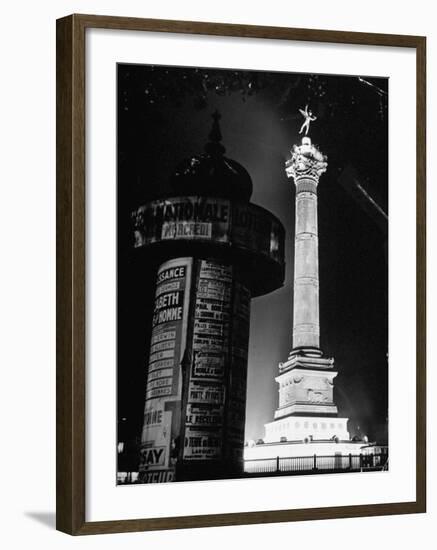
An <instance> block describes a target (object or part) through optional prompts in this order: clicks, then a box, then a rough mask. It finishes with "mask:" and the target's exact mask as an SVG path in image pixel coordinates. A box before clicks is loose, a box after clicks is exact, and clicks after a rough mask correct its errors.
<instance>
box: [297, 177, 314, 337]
mask: <svg viewBox="0 0 437 550" xmlns="http://www.w3.org/2000/svg"><path fill="white" fill-rule="evenodd" d="M305 183H307V185H305ZM308 183H309V182H305V181H303V182H302V181H297V182H296V232H295V253H294V318H293V348H302V347H304V348H305V347H310V348H319V346H320V325H319V259H318V230H317V188H316V186H315V185H314V184H312V185H308ZM302 188H304V189H305V190H302ZM310 189H311V190H310Z"/></svg>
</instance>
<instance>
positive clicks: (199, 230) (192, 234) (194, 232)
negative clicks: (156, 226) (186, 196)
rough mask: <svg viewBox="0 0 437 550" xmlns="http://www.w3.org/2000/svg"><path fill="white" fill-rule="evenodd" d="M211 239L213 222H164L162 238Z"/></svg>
mask: <svg viewBox="0 0 437 550" xmlns="http://www.w3.org/2000/svg"><path fill="white" fill-rule="evenodd" d="M187 237H188V238H191V239H196V238H197V239H211V237H212V224H211V223H201V222H165V223H163V224H162V231H161V238H162V239H184V238H187Z"/></svg>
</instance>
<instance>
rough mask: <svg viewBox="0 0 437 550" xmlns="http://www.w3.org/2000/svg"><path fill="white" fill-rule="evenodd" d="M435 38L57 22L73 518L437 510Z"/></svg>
mask: <svg viewBox="0 0 437 550" xmlns="http://www.w3.org/2000/svg"><path fill="white" fill-rule="evenodd" d="M425 89H426V88H425V38H424V37H417V36H394V35H382V34H365V33H352V32H338V31H322V30H308V29H289V28H272V27H255V26H245V25H229V24H217V23H193V22H183V21H162V20H148V19H132V18H123V17H107V16H89V15H72V16H69V17H66V18H63V19H60V20H58V22H57V528H58V529H59V530H61V531H64V532H66V533H69V534H73V535H78V534H94V533H111V532H123V531H124V532H126V531H140V530H151V529H173V528H186V527H206V526H219V525H235V524H244V523H246V524H247V523H266V522H280V521H296V520H308V519H323V518H340V517H353V516H370V515H384V514H403V513H417V512H424V511H425V508H426V449H425V434H426V424H425V422H426V414H425V411H426V402H425V398H426V392H425V343H426V342H425V194H426V187H425V159H426V150H425V141H426V140H425V122H426V116H425V109H426V104H425Z"/></svg>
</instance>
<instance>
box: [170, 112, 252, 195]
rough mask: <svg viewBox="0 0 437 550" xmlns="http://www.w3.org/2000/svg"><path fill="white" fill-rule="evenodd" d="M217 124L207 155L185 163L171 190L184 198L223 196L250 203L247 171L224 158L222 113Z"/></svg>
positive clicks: (215, 113) (216, 114)
mask: <svg viewBox="0 0 437 550" xmlns="http://www.w3.org/2000/svg"><path fill="white" fill-rule="evenodd" d="M212 118H213V124H212V128H211V131H210V133H209V142H208V143H207V144H206V145H205V153H202V154H200V155H195V156H192V157H190V158H188V159H185V160H184V161H182V162H181V163H180V164H179V166H178V167H177V169H176V172H175V174H174V176H173V177H172V178H171V188H172V191H173V192H174V193H177V194H180V195H182V194H183V195H201V196H208V197H221V198H226V199H231V200H235V201H242V202H249V200H250V197H251V195H252V191H253V185H252V180H251V177H250V176H249V173H248V172H247V170H246V169H245V168H244V167H243V166H242V165H241V164H239V163H238V162H236V161H235V160H232V159H230V158H227V157H225V156H224V153H225V151H226V149H225V148H224V146H223V145H222V144H221V140H222V135H221V131H220V126H219V120H220V118H221V116H220V113H219V112H218V111H215V112H214V113H213V115H212Z"/></svg>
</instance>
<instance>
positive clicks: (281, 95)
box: [118, 65, 388, 442]
mask: <svg viewBox="0 0 437 550" xmlns="http://www.w3.org/2000/svg"><path fill="white" fill-rule="evenodd" d="M358 76H360V77H361V78H358ZM387 92H388V80H386V79H381V78H379V79H377V78H372V77H371V76H366V75H357V76H346V77H345V76H327V75H307V74H295V73H268V72H253V71H237V70H217V69H198V68H180V67H156V66H146V65H119V66H118V420H119V427H120V430H121V431H120V432H119V433H120V436H121V437H122V438H123V439H124V438H129V437H130V438H134V437H139V435H140V432H141V427H142V417H143V407H144V395H145V381H146V364H147V357H148V346H149V342H148V340H149V338H150V324H151V311H152V307H153V291H154V268H153V266H154V264H153V258H147V259H144V258H142V259H141V260H139V258H138V254H137V253H136V252H137V251H134V250H133V247H132V243H133V234H132V225H131V221H130V214H131V212H132V210H134V209H135V208H136V207H138V206H139V205H140V204H143V203H144V202H145V201H146V200H147V199H149V198H151V197H157V196H159V195H160V193H162V192H163V191H166V190H167V189H168V181H169V178H170V176H171V175H172V174H173V173H174V171H175V169H176V167H177V165H178V164H179V163H180V162H181V161H182V160H183V159H185V158H187V157H189V156H191V155H196V154H200V153H202V152H203V147H204V145H205V143H206V141H207V136H208V133H209V131H210V128H211V122H212V119H211V114H212V113H213V111H214V110H215V109H218V110H219V111H220V114H221V117H222V118H221V121H220V125H221V131H222V135H223V145H224V146H225V147H226V153H225V155H226V156H227V157H230V158H232V159H234V160H236V161H238V162H239V163H241V164H242V165H243V166H244V167H245V168H246V169H247V170H248V172H249V174H250V175H251V177H252V181H253V189H254V191H253V195H252V199H251V202H253V203H255V204H258V205H260V206H263V207H264V208H267V209H268V210H270V211H271V212H272V213H273V214H274V215H275V216H277V217H278V218H279V220H280V221H281V222H282V224H283V225H284V227H285V231H286V245H285V246H286V277H285V283H284V286H283V287H282V288H281V289H278V290H276V291H275V292H272V293H270V294H268V295H266V296H263V297H260V298H256V299H253V300H252V311H251V329H250V340H249V361H248V388H247V413H246V440H249V439H258V438H262V437H263V435H264V424H265V423H266V422H270V421H271V420H273V413H274V410H275V408H276V407H277V405H278V385H277V383H276V382H275V381H274V377H275V376H277V374H278V363H279V362H280V361H285V360H286V359H287V356H288V353H289V351H290V349H291V331H292V312H293V287H292V281H293V256H294V200H295V192H294V183H293V181H292V180H288V179H287V177H286V174H285V169H284V162H285V159H286V158H288V157H289V151H290V149H291V147H292V145H293V144H295V143H296V144H298V143H300V138H301V136H299V135H298V132H299V128H300V126H301V124H302V122H303V118H302V116H301V115H300V114H299V111H298V109H299V108H304V107H305V105H306V104H309V106H310V109H311V110H312V111H313V113H314V114H315V115H316V116H317V117H318V119H317V121H316V122H314V123H311V128H310V133H309V136H310V137H311V139H312V141H313V143H315V144H316V145H317V146H318V147H319V149H320V150H321V151H322V152H323V153H325V154H326V155H328V171H327V172H326V173H325V174H323V175H322V177H321V179H320V184H319V188H318V196H319V211H318V212H319V269H320V325H321V348H322V350H323V351H324V353H325V355H326V356H329V357H334V358H335V365H336V368H337V369H338V371H339V374H338V376H337V378H336V381H335V390H334V400H335V402H336V404H337V406H338V408H339V413H340V415H341V416H347V417H349V418H350V419H351V422H350V423H349V430H350V432H351V436H353V435H355V434H360V435H363V434H367V435H368V436H369V438H370V439H371V440H374V439H378V440H379V441H380V442H384V441H385V440H386V438H387V425H386V420H387V415H388V391H387V388H388V373H387V357H386V354H387V351H388V313H387V312H388V304H387V296H388V291H387V288H388V287H387V285H388V268H387V249H386V247H387V241H386V231H387V229H386V227H384V223H381V216H380V215H379V216H378V215H376V214H375V211H374V209H373V208H369V207H368V202H366V201H365V200H360V199H357V197H356V194H355V195H354V194H353V193H352V192H351V191H353V189H352V187H353V184H352V182H351V181H350V180H349V181H348V180H346V181H343V180H342V178H341V177H340V176H341V174H342V173H343V172H344V171H346V172H347V173H350V172H351V171H353V173H354V174H355V179H356V181H358V182H359V183H360V185H361V186H362V188H363V189H364V190H365V191H366V192H367V193H368V194H369V195H370V196H371V197H372V198H373V199H374V200H375V201H376V203H377V204H378V205H379V206H380V207H381V208H382V209H383V210H384V211H385V212H387V211H388V134H387V132H388V123H387V98H388V96H387ZM358 195H359V196H362V195H360V193H358ZM123 419H125V420H123ZM358 426H359V428H358Z"/></svg>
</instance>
